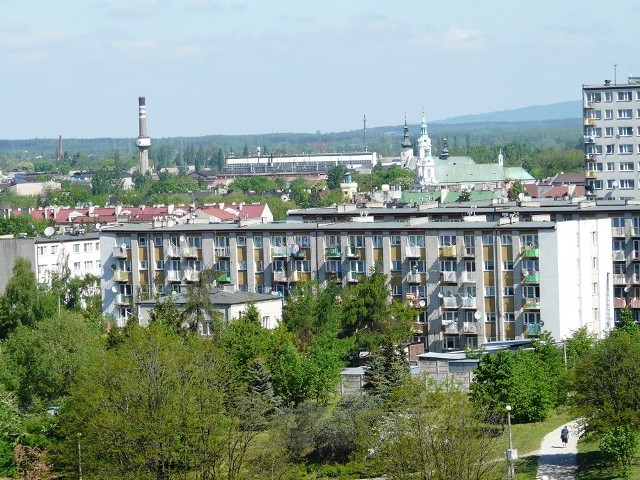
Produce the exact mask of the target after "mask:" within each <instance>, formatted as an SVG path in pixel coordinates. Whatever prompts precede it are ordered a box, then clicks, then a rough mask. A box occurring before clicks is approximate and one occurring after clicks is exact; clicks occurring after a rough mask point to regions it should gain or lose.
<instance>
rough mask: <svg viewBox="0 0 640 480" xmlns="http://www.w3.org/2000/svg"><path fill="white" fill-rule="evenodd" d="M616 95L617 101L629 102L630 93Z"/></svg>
mask: <svg viewBox="0 0 640 480" xmlns="http://www.w3.org/2000/svg"><path fill="white" fill-rule="evenodd" d="M617 93H618V101H619V102H630V101H631V92H617Z"/></svg>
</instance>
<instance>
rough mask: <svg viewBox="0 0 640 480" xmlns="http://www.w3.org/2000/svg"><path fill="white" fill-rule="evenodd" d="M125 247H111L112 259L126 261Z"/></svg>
mask: <svg viewBox="0 0 640 480" xmlns="http://www.w3.org/2000/svg"><path fill="white" fill-rule="evenodd" d="M127 250H128V249H127V247H126V246H125V247H122V246H117V247H113V258H121V259H126V258H127Z"/></svg>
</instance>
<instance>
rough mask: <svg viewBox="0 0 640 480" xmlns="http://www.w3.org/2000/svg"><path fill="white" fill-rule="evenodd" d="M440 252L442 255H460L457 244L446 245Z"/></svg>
mask: <svg viewBox="0 0 640 480" xmlns="http://www.w3.org/2000/svg"><path fill="white" fill-rule="evenodd" d="M438 254H439V255H440V256H441V257H456V256H457V255H458V249H457V248H456V246H455V245H445V246H444V247H440V248H439V250H438Z"/></svg>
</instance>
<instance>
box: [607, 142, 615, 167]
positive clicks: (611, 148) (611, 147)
mask: <svg viewBox="0 0 640 480" xmlns="http://www.w3.org/2000/svg"><path fill="white" fill-rule="evenodd" d="M614 153H616V151H615V146H614V145H613V143H609V144H608V145H606V154H607V155H613V154H614ZM609 166H611V168H609ZM607 172H613V162H607Z"/></svg>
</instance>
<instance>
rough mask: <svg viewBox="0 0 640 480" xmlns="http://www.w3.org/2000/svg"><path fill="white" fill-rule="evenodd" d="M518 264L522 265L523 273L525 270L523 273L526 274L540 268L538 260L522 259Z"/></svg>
mask: <svg viewBox="0 0 640 480" xmlns="http://www.w3.org/2000/svg"><path fill="white" fill-rule="evenodd" d="M520 264H521V266H522V271H523V273H524V272H526V273H525V275H528V274H529V273H535V272H537V271H538V270H539V268H540V267H539V262H538V260H522V262H520Z"/></svg>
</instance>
